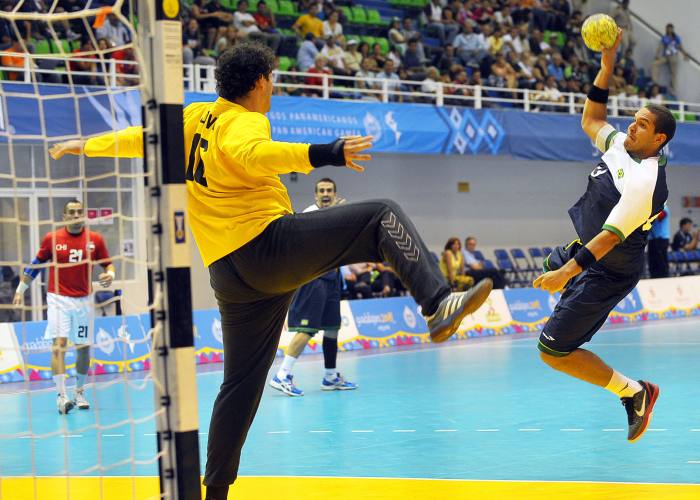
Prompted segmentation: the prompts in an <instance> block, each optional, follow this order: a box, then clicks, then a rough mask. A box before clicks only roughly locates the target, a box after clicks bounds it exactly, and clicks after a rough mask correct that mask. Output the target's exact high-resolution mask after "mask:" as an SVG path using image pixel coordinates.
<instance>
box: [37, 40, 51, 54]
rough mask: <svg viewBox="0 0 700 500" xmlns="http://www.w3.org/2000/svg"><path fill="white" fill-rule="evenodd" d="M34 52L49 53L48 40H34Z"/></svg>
mask: <svg viewBox="0 0 700 500" xmlns="http://www.w3.org/2000/svg"><path fill="white" fill-rule="evenodd" d="M34 53H35V54H50V53H51V46H50V45H49V41H48V40H37V41H36V42H34Z"/></svg>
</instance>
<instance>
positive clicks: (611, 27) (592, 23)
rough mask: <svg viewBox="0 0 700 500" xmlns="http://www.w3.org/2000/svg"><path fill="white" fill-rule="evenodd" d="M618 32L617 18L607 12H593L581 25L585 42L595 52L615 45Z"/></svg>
mask: <svg viewBox="0 0 700 500" xmlns="http://www.w3.org/2000/svg"><path fill="white" fill-rule="evenodd" d="M617 32H618V29H617V24H616V23H615V20H614V19H613V18H612V17H610V16H609V15H607V14H593V15H592V16H589V17H588V18H587V19H586V20H585V21H584V22H583V26H581V36H582V37H583V43H585V44H586V47H588V48H589V49H591V50H593V51H595V52H600V51H602V50H603V49H609V48H610V47H612V46H613V45H615V40H616V39H617Z"/></svg>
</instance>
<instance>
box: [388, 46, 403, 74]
mask: <svg viewBox="0 0 700 500" xmlns="http://www.w3.org/2000/svg"><path fill="white" fill-rule="evenodd" d="M386 58H387V60H391V61H394V68H398V67H399V66H401V53H399V51H398V49H397V48H396V47H394V46H393V45H391V46H390V47H389V53H388V54H387V55H386Z"/></svg>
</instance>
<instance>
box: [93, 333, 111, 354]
mask: <svg viewBox="0 0 700 500" xmlns="http://www.w3.org/2000/svg"><path fill="white" fill-rule="evenodd" d="M95 343H96V344H97V347H99V348H100V350H101V351H102V352H104V353H105V354H107V355H108V356H109V355H110V354H112V353H113V352H114V339H113V338H112V336H111V335H110V334H109V333H108V332H107V331H105V330H103V329H102V328H100V329H99V330H98V331H97V338H96V339H95Z"/></svg>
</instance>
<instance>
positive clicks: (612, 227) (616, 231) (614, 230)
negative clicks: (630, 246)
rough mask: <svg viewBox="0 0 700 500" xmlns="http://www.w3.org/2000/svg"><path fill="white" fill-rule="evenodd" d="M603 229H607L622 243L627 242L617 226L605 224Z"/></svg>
mask: <svg viewBox="0 0 700 500" xmlns="http://www.w3.org/2000/svg"><path fill="white" fill-rule="evenodd" d="M603 229H607V230H608V231H610V232H611V233H615V234H616V235H617V236H618V238H620V243H622V242H623V241H625V235H624V234H623V233H622V231H620V230H619V229H618V228H616V227H615V226H611V225H610V224H603Z"/></svg>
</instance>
